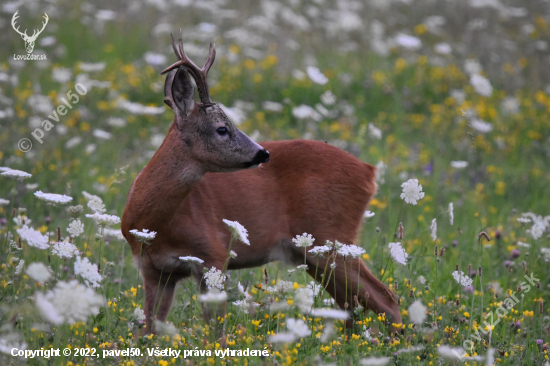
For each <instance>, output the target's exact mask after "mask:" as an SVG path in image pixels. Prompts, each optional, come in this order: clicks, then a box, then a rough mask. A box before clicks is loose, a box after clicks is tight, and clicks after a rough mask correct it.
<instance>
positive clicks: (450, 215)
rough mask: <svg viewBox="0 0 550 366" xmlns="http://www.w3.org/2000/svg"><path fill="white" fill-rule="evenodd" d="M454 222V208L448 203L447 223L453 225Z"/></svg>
mask: <svg viewBox="0 0 550 366" xmlns="http://www.w3.org/2000/svg"><path fill="white" fill-rule="evenodd" d="M454 221H455V214H454V206H453V203H452V202H449V222H450V223H451V225H453V222H454Z"/></svg>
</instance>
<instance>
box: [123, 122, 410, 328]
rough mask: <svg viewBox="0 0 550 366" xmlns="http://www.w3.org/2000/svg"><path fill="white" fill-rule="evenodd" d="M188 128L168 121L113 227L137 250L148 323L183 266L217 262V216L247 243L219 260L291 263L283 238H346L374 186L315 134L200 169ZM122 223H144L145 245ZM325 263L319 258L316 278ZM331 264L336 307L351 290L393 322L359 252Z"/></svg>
mask: <svg viewBox="0 0 550 366" xmlns="http://www.w3.org/2000/svg"><path fill="white" fill-rule="evenodd" d="M188 135H189V132H188V131H187V132H186V131H183V130H182V129H180V128H177V126H176V123H174V124H173V125H172V127H171V129H170V132H169V133H168V136H167V137H166V139H165V141H164V143H163V145H162V146H161V148H160V149H159V150H158V152H157V153H156V154H155V156H154V157H153V158H152V159H151V162H150V163H149V164H148V165H147V166H146V167H145V168H144V169H143V171H142V172H141V173H140V175H139V176H138V177H137V178H136V180H135V181H134V184H133V185H132V188H131V190H130V193H129V196H128V202H127V204H126V208H125V210H124V215H123V218H122V232H123V234H124V236H125V238H126V239H127V240H128V242H129V243H130V246H131V247H132V253H133V255H134V256H135V257H138V256H139V255H140V251H141V259H140V261H139V262H140V263H141V273H142V275H143V278H144V288H145V314H146V317H147V328H148V330H150V329H151V325H152V320H153V318H154V317H155V316H156V318H158V319H160V320H165V319H166V317H167V315H168V312H169V310H170V306H171V303H172V299H173V293H174V288H175V285H176V283H177V281H179V280H181V279H183V278H186V277H188V276H191V275H194V276H195V277H196V278H197V279H198V280H200V279H201V277H202V275H203V271H202V268H203V267H208V268H210V267H212V266H214V267H216V268H218V269H221V268H222V267H223V264H224V262H225V260H226V258H227V254H228V253H227V252H228V245H229V241H230V233H229V231H228V229H227V228H226V226H225V224H224V223H223V222H222V219H228V220H232V221H238V222H239V223H241V224H242V225H243V226H244V227H245V228H246V229H248V232H249V240H250V243H251V245H250V246H248V245H245V244H244V243H240V242H239V243H234V244H233V246H232V250H234V251H235V252H236V253H237V254H238V256H237V258H235V259H231V261H230V262H229V269H239V268H248V267H256V266H260V265H263V264H266V263H269V262H271V261H273V260H286V261H290V262H292V263H296V264H299V263H303V259H304V257H303V256H304V251H303V249H301V248H300V250H299V249H298V248H296V247H295V246H294V245H293V244H292V242H291V239H292V238H293V237H295V236H296V235H300V234H302V233H304V232H305V233H309V234H312V235H313V237H314V238H315V245H323V244H324V243H325V241H326V240H331V241H334V240H338V241H340V242H342V243H345V244H352V243H353V242H354V241H355V239H356V237H357V234H358V230H359V227H360V225H361V222H362V218H363V213H364V211H365V209H366V208H367V205H368V202H369V201H370V199H371V197H372V196H373V194H374V193H375V191H376V184H375V179H374V178H375V168H374V167H373V166H371V165H368V164H364V163H362V162H361V161H359V160H358V159H356V158H355V157H353V156H352V155H350V154H348V153H346V152H344V151H342V150H340V149H338V148H336V147H333V146H331V145H329V144H326V143H323V142H317V141H306V140H294V141H277V142H265V143H262V144H261V145H262V146H263V147H264V148H265V149H266V150H268V151H269V153H270V162H269V163H267V164H262V165H260V167H259V168H257V169H247V170H239V171H234V172H229V173H207V171H211V170H210V169H207V168H205V165H204V164H203V162H202V161H200V159H199V158H197V156H196V155H197V152H196V151H197V149H196V147H194V145H193V143H192V142H189V141H188V140H189V138H188ZM131 229H138V230H141V229H149V230H153V231H156V232H157V237H156V238H155V239H154V241H153V244H152V245H151V246H149V245H144V246H143V248H141V244H140V243H139V242H138V241H137V240H136V239H135V238H134V237H133V236H132V235H131V234H129V230H131ZM180 256H195V257H199V258H201V259H203V260H204V264H202V265H197V266H191V265H189V264H188V263H184V262H182V261H180V260H179V259H178V257H180ZM307 261H308V265H309V273H310V275H312V276H313V275H314V273H315V266H316V264H317V258H316V257H312V256H310V255H308V257H307ZM325 262H326V259H325V260H323V259H321V260H320V261H319V269H318V275H317V280H320V279H321V277H320V275H321V274H322V273H323V269H324V266H325ZM330 263H331V262H330ZM337 263H338V265H337V267H336V270H335V271H334V276H335V278H336V286H334V276H333V277H331V278H330V279H329V281H328V288H327V290H328V291H329V293H330V294H331V295H332V296H333V297H335V299H336V302H337V303H338V305H339V306H340V307H342V308H343V307H344V306H345V302H346V299H347V303H348V304H349V308H348V309H350V308H354V307H355V304H354V301H353V295H357V297H358V298H359V301H360V302H362V304H363V305H364V306H365V305H366V306H367V307H368V308H370V309H372V310H373V311H375V312H376V313H386V315H387V317H388V318H390V319H391V321H392V322H394V323H400V322H401V316H400V313H399V306H398V305H397V303H396V302H395V301H394V300H393V299H392V298H391V297H390V294H391V296H393V298H394V299H397V296H396V295H395V294H393V293H392V292H391V291H390V290H389V289H388V288H387V287H386V286H385V285H384V284H383V283H382V282H380V281H379V280H378V279H377V278H376V277H375V276H373V275H372V273H371V272H370V271H369V270H368V269H367V267H366V266H365V265H364V263H362V261H360V260H357V259H356V260H350V259H347V260H346V261H345V262H344V261H343V259H342V258H338V259H337ZM358 264H359V265H360V266H361V268H360V279H359V281H360V290H359V292H357V281H358V279H357V265H358ZM344 265H345V266H346V272H347V290H346V286H345V285H346V279H345V277H344ZM329 271H330V270H328V271H327V274H328V273H329ZM202 282H203V283H204V281H202ZM159 283H160V286H159ZM202 287H203V288H202V291H205V290H206V289H205V288H204V286H202ZM346 292H347V297H346ZM156 307H158V310H156Z"/></svg>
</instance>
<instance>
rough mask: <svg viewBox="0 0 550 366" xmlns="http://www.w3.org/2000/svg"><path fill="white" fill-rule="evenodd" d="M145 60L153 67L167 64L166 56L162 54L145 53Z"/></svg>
mask: <svg viewBox="0 0 550 366" xmlns="http://www.w3.org/2000/svg"><path fill="white" fill-rule="evenodd" d="M143 59H144V60H145V62H147V63H148V64H149V65H151V66H159V65H164V64H165V63H166V56H165V55H163V54H162V53H153V52H145V54H144V55H143Z"/></svg>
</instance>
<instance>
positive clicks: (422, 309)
mask: <svg viewBox="0 0 550 366" xmlns="http://www.w3.org/2000/svg"><path fill="white" fill-rule="evenodd" d="M426 310H428V308H427V307H426V306H424V304H422V301H420V300H416V301H415V302H413V303H412V304H411V306H409V309H408V311H409V319H410V320H411V323H413V324H417V325H420V324H422V323H424V321H425V320H426Z"/></svg>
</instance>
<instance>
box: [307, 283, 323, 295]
mask: <svg viewBox="0 0 550 366" xmlns="http://www.w3.org/2000/svg"><path fill="white" fill-rule="evenodd" d="M306 288H308V289H309V290H311V293H312V294H313V296H314V297H318V296H319V292H320V291H321V289H322V288H323V286H321V284H319V283H316V282H315V281H311V282H310V283H308V285H307V286H306Z"/></svg>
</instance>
